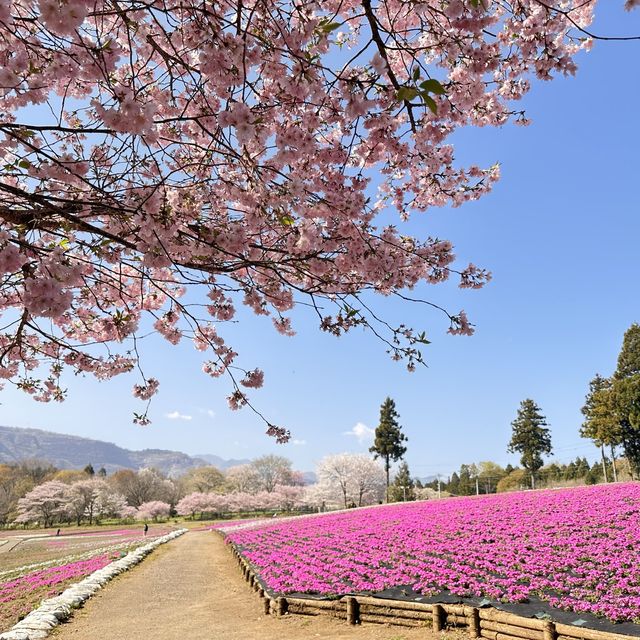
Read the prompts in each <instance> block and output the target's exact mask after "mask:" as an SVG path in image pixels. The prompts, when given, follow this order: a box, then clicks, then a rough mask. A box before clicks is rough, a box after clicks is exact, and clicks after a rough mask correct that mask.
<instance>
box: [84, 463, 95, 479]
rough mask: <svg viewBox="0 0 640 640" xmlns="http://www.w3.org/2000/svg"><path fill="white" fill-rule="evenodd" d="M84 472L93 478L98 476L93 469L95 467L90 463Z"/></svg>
mask: <svg viewBox="0 0 640 640" xmlns="http://www.w3.org/2000/svg"><path fill="white" fill-rule="evenodd" d="M83 471H84V472H85V473H86V474H87V475H88V476H91V477H92V478H93V476H95V475H96V472H95V470H94V468H93V465H92V464H91V463H89V464H88V465H87V466H86V467H85V468H84V469H83Z"/></svg>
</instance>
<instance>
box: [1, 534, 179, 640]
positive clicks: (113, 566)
mask: <svg viewBox="0 0 640 640" xmlns="http://www.w3.org/2000/svg"><path fill="white" fill-rule="evenodd" d="M187 531H188V529H178V530H177V531H172V532H171V533H168V534H167V535H164V536H161V537H159V538H156V539H155V540H152V541H151V542H148V543H147V544H145V545H142V546H141V547H138V548H137V549H134V550H133V551H130V552H129V553H128V554H127V555H126V556H125V557H124V558H120V559H119V560H114V561H113V562H111V563H110V564H108V565H106V566H105V567H102V569H98V570H97V571H94V572H93V573H92V574H90V575H88V576H87V577H86V578H84V579H83V580H81V581H80V582H77V583H76V584H73V585H71V586H70V587H68V588H67V589H65V590H64V591H63V592H62V593H61V594H60V595H59V596H55V597H54V598H48V599H47V600H43V601H42V603H41V604H40V606H39V607H38V608H37V609H34V610H33V611H32V612H31V613H30V614H28V615H27V616H25V617H24V618H23V619H22V620H20V622H18V624H16V625H15V626H13V627H12V628H11V629H10V630H9V631H5V632H4V633H0V640H42V639H43V638H46V637H47V636H48V635H49V633H50V632H51V630H52V629H53V628H54V627H56V626H57V625H58V624H60V622H62V621H63V620H66V619H67V618H69V617H70V616H71V613H72V611H73V609H77V608H78V607H80V606H82V604H84V602H85V601H86V600H88V599H89V598H90V597H91V596H92V595H93V594H94V593H96V591H99V590H100V589H102V587H103V586H104V585H105V584H106V583H107V582H109V581H110V580H112V579H113V578H115V577H116V576H117V575H118V574H120V573H122V572H124V571H127V570H128V569H131V568H132V567H134V566H135V565H137V564H138V563H139V562H141V561H142V560H143V559H144V558H145V557H146V556H148V555H149V554H150V553H151V552H152V551H153V550H154V549H155V548H156V547H159V546H160V545H161V544H164V543H165V542H169V541H171V540H173V539H174V538H177V537H178V536H181V535H182V534H183V533H186V532H187Z"/></svg>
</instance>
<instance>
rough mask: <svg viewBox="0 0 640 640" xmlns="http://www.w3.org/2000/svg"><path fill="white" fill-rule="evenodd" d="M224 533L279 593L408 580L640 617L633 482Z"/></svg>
mask: <svg viewBox="0 0 640 640" xmlns="http://www.w3.org/2000/svg"><path fill="white" fill-rule="evenodd" d="M227 540H228V541H229V542H231V543H233V544H235V545H236V546H237V547H238V548H239V549H240V550H241V551H242V553H243V555H244V556H245V557H246V558H247V559H248V560H249V561H250V562H251V563H252V564H253V566H254V567H255V568H256V570H257V572H258V573H259V574H260V576H261V577H262V579H263V580H264V582H265V583H266V585H267V586H268V587H269V588H270V589H271V590H273V591H274V592H277V593H294V592H298V593H300V592H303V593H313V594H324V595H334V594H346V593H376V592H379V591H382V590H383V589H389V588H394V587H401V586H402V587H406V586H410V587H411V588H412V589H414V590H415V591H416V592H419V593H421V594H424V595H435V594H438V593H441V592H442V591H444V590H447V591H449V592H450V593H452V594H454V595H457V596H460V597H479V596H483V597H488V598H492V599H495V600H501V601H504V602H526V601H527V599H528V598H531V597H536V598H539V599H541V600H544V601H546V602H547V603H549V605H551V606H553V607H556V608H560V609H565V610H570V611H576V612H588V613H592V614H595V615H598V616H602V617H605V618H608V619H609V620H614V621H622V620H627V621H635V622H640V484H637V483H633V484H632V483H628V484H616V485H599V486H594V487H581V488H576V489H567V490H555V491H551V490H550V491H537V492H521V493H512V494H500V495H493V496H481V497H472V498H453V499H448V500H440V501H439V500H433V501H430V502H417V503H400V504H395V505H389V506H384V507H373V508H368V509H357V510H355V509H354V510H352V511H350V512H341V513H336V514H324V515H321V516H311V517H300V518H296V519H295V520H288V521H286V522H284V521H283V522H278V521H277V520H276V521H273V522H269V523H266V524H256V526H254V527H249V528H244V529H238V530H232V531H230V532H229V533H228V534H227Z"/></svg>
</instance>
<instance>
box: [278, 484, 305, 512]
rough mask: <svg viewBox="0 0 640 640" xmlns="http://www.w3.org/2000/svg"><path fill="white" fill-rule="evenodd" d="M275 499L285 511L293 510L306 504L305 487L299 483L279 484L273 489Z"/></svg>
mask: <svg viewBox="0 0 640 640" xmlns="http://www.w3.org/2000/svg"><path fill="white" fill-rule="evenodd" d="M273 501H274V502H275V503H276V506H277V507H278V508H279V509H282V510H283V511H292V510H293V509H294V508H295V507H300V506H302V505H303V504H304V487H303V486H298V485H290V484H289V485H288V484H279V485H277V486H276V488H275V490H274V491H273Z"/></svg>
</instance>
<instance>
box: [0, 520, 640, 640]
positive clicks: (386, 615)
mask: <svg viewBox="0 0 640 640" xmlns="http://www.w3.org/2000/svg"><path fill="white" fill-rule="evenodd" d="M219 533H220V535H222V536H223V537H224V534H223V533H222V532H219ZM225 542H226V541H225ZM229 549H230V550H231V552H232V553H233V556H234V557H235V559H236V560H237V562H238V564H239V566H240V570H241V571H242V575H243V577H244V579H245V580H246V581H247V582H248V583H249V586H250V587H251V588H252V589H253V590H254V591H256V592H257V593H258V595H259V597H260V598H261V599H262V602H263V610H264V613H265V615H275V616H283V615H288V614H297V615H307V616H318V615H328V616H331V617H334V618H339V619H342V620H346V621H347V622H348V623H349V624H360V623H361V622H377V623H380V624H392V625H399V626H405V627H431V628H432V629H433V631H434V632H436V633H437V632H440V631H442V630H444V629H446V628H448V627H462V628H467V629H468V631H469V638H471V639H472V640H475V639H477V638H481V639H483V640H632V639H633V638H637V637H638V636H633V635H624V634H620V633H612V632H609V631H599V630H596V629H584V628H582V627H576V626H574V625H570V624H561V623H559V622H553V621H552V620H539V619H537V618H525V617H523V616H518V615H515V614H513V613H507V612H505V611H499V610H498V609H494V608H493V607H486V608H484V607H483V608H479V607H472V606H470V605H463V604H427V603H423V602H405V601H403V600H390V599H386V598H374V597H371V596H356V595H354V596H341V597H340V598H338V599H335V600H314V599H311V598H289V597H285V596H277V597H272V596H271V595H270V594H269V593H268V591H267V589H266V588H265V585H264V584H263V583H262V581H261V580H260V578H259V577H258V575H257V574H256V572H255V571H254V569H253V567H252V566H251V564H250V563H249V562H248V561H247V560H246V558H244V556H242V554H241V553H240V552H239V551H238V550H237V549H236V548H235V546H233V545H231V544H229ZM0 640H2V636H0ZM20 640H22V639H20Z"/></svg>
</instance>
